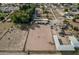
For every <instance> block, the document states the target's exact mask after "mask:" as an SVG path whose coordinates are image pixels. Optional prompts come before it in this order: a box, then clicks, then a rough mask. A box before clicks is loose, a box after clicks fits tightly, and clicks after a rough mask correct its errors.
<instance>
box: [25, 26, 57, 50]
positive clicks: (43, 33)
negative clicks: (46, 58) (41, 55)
mask: <svg viewBox="0 0 79 59" xmlns="http://www.w3.org/2000/svg"><path fill="white" fill-rule="evenodd" d="M25 50H26V51H27V50H28V51H35V52H36V51H40V52H41V51H44V52H45V51H47V52H48V51H51V52H53V51H56V47H55V44H54V42H53V40H52V35H51V29H50V27H49V26H47V25H46V26H45V25H40V27H39V28H37V27H36V28H35V29H34V30H33V29H30V32H29V36H28V39H27V44H26V49H25Z"/></svg>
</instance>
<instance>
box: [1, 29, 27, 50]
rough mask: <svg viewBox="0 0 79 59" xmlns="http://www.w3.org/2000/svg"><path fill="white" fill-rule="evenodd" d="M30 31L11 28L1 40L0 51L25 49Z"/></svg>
mask: <svg viewBox="0 0 79 59" xmlns="http://www.w3.org/2000/svg"><path fill="white" fill-rule="evenodd" d="M27 34H28V32H26V31H21V30H17V29H14V30H9V31H8V32H7V33H6V35H5V36H4V37H3V38H2V39H1V40H0V51H23V48H24V44H25V40H26V36H27Z"/></svg>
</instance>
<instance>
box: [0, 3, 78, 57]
mask: <svg viewBox="0 0 79 59" xmlns="http://www.w3.org/2000/svg"><path fill="white" fill-rule="evenodd" d="M0 55H79V3H0Z"/></svg>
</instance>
